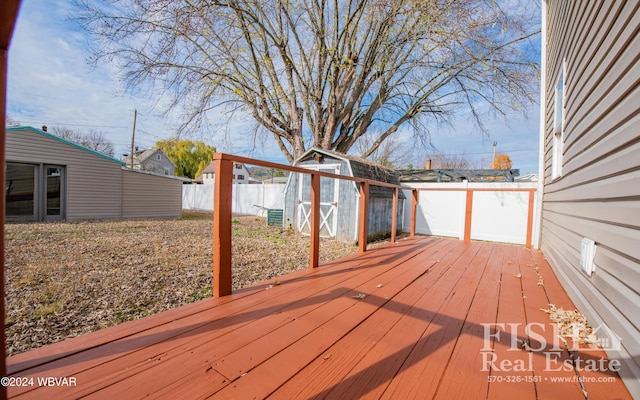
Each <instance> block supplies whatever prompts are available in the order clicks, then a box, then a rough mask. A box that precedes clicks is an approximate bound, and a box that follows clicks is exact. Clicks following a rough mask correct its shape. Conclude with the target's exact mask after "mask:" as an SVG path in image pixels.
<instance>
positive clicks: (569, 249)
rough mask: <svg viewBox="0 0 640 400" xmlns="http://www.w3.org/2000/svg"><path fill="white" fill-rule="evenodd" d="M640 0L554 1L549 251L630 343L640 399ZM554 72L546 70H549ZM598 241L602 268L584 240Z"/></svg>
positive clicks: (550, 18)
mask: <svg viewBox="0 0 640 400" xmlns="http://www.w3.org/2000/svg"><path fill="white" fill-rule="evenodd" d="M639 8H640V3H639V2H637V1H604V0H599V1H595V0H594V1H554V0H548V1H547V18H546V22H547V38H543V40H545V39H546V40H547V53H546V60H547V65H546V76H547V80H546V85H545V98H546V104H544V111H545V121H544V131H545V140H544V143H545V146H544V183H545V185H544V196H543V206H542V207H543V212H542V229H541V248H542V250H543V252H544V254H545V256H546V257H547V258H548V260H549V261H550V263H551V265H552V266H553V267H554V270H555V271H556V273H557V275H558V278H559V279H560V280H561V282H562V283H563V286H564V287H565V289H566V290H567V292H568V293H569V295H570V296H571V298H572V299H573V301H574V302H575V304H576V306H577V307H578V309H579V310H580V311H581V312H583V313H584V314H586V315H587V317H588V318H589V320H590V321H591V323H592V325H593V326H594V327H597V326H599V325H600V324H603V323H604V324H606V325H607V326H608V327H609V328H610V329H612V330H613V331H614V332H615V333H616V334H617V335H618V336H620V338H621V344H622V348H621V350H620V351H619V352H616V351H609V356H610V358H612V359H617V360H620V362H621V363H622V365H623V367H622V370H621V371H620V376H621V377H622V378H623V379H624V381H625V383H626V384H627V387H628V388H629V390H630V391H631V393H632V394H633V395H634V397H636V398H640V340H639V339H638V338H640V134H639V127H640V89H639V86H640V63H639V59H640V56H639V54H640V53H639V52H638V49H640V35H638V26H640V12H639ZM563 62H566V74H565V75H564V76H563V80H564V83H565V90H564V101H565V109H564V117H565V120H564V139H565V140H564V146H563V156H562V175H561V176H560V177H559V178H557V179H556V180H553V181H552V179H551V170H552V166H551V164H552V139H553V129H554V127H553V121H554V112H555V107H554V96H555V89H556V84H557V82H558V79H559V77H560V74H561V73H562V68H563ZM543 67H545V66H543ZM584 237H587V238H590V239H592V240H594V241H595V242H596V244H597V250H596V258H595V264H596V270H595V273H594V275H593V276H591V277H589V276H587V275H586V274H584V273H583V272H582V270H581V269H580V243H581V240H582V238H584Z"/></svg>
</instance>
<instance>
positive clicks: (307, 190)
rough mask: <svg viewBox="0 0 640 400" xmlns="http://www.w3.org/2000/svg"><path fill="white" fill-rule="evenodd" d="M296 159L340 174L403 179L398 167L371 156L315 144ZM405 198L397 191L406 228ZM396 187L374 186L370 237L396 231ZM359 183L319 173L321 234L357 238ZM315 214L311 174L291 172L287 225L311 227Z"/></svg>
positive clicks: (399, 219)
mask: <svg viewBox="0 0 640 400" xmlns="http://www.w3.org/2000/svg"><path fill="white" fill-rule="evenodd" d="M294 165H296V166H298V167H302V168H307V169H310V170H315V171H321V172H328V173H332V174H336V175H345V176H352V177H357V178H366V179H373V180H377V181H381V182H387V183H395V184H399V178H398V173H397V172H396V171H393V170H391V169H388V168H385V167H383V166H382V165H379V164H376V163H373V162H371V161H368V160H365V159H362V158H358V157H353V156H347V155H343V154H337V153H334V152H331V151H327V150H322V149H318V148H311V149H309V150H308V151H307V152H306V153H304V154H303V155H302V156H301V157H300V158H298V160H296V162H295V163H294ZM404 198H405V196H404V194H403V193H402V191H400V192H399V194H398V208H397V219H396V221H397V226H396V230H397V232H400V231H401V230H402V221H403V215H404V201H402V200H403V199H404ZM392 202H393V189H391V188H385V187H381V186H375V185H371V186H370V187H369V224H368V225H369V230H368V238H369V239H370V240H372V239H376V238H382V237H387V236H389V235H390V234H391V221H392V218H391V217H392ZM359 207H360V188H359V185H358V183H356V182H353V181H348V180H342V179H332V178H327V177H321V178H320V236H321V237H326V238H334V239H336V240H339V241H342V242H351V243H353V242H357V240H358V221H359V220H358V216H359ZM310 215H311V175H308V174H296V173H292V174H291V175H290V176H289V180H288V182H287V187H286V189H285V207H284V226H285V227H287V228H288V227H291V228H293V229H295V230H297V231H299V232H302V233H309V228H310Z"/></svg>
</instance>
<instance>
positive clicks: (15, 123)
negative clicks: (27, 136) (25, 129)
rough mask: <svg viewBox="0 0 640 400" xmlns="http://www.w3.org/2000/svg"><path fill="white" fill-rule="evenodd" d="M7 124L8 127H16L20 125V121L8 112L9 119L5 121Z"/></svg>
mask: <svg viewBox="0 0 640 400" xmlns="http://www.w3.org/2000/svg"><path fill="white" fill-rule="evenodd" d="M5 125H6V126H8V127H16V126H20V122H18V121H16V120H15V119H14V118H13V116H11V115H9V114H7V119H6V121H5Z"/></svg>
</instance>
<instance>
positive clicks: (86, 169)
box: [6, 129, 122, 221]
mask: <svg viewBox="0 0 640 400" xmlns="http://www.w3.org/2000/svg"><path fill="white" fill-rule="evenodd" d="M6 159H7V160H6V161H7V162H24V163H30V164H35V163H38V164H52V165H61V166H64V167H65V173H66V208H65V217H66V219H67V220H69V221H73V220H80V219H92V218H120V217H121V213H120V197H121V187H122V174H121V173H120V170H121V164H120V163H118V162H117V161H116V160H113V159H110V158H108V157H103V156H100V155H98V154H95V153H92V152H90V151H88V150H86V149H82V148H79V147H77V146H74V145H71V144H69V143H67V142H64V141H61V140H58V139H56V138H53V137H50V136H48V135H44V134H42V133H39V132H37V131H35V130H32V129H21V130H8V131H7V140H6Z"/></svg>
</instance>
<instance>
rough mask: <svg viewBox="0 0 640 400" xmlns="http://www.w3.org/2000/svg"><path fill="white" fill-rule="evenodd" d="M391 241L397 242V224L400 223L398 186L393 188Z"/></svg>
mask: <svg viewBox="0 0 640 400" xmlns="http://www.w3.org/2000/svg"><path fill="white" fill-rule="evenodd" d="M391 213H392V214H391V243H395V242H396V225H397V224H398V221H397V220H398V215H397V214H398V188H393V201H392V203H391Z"/></svg>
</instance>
